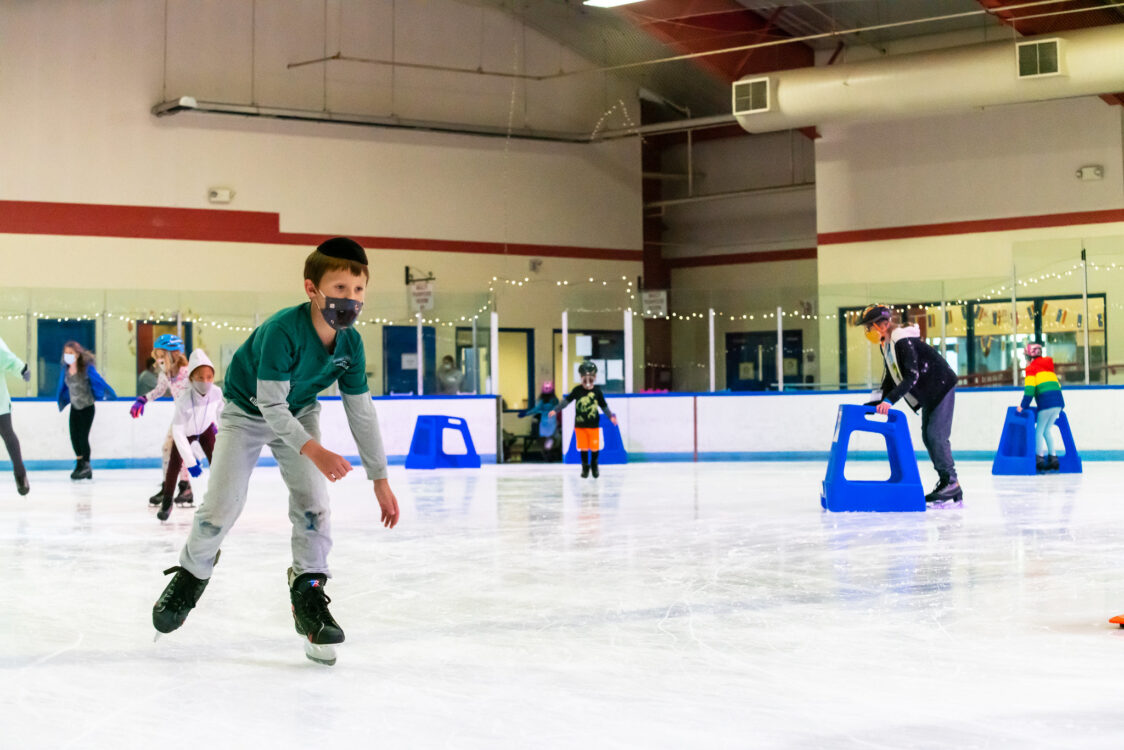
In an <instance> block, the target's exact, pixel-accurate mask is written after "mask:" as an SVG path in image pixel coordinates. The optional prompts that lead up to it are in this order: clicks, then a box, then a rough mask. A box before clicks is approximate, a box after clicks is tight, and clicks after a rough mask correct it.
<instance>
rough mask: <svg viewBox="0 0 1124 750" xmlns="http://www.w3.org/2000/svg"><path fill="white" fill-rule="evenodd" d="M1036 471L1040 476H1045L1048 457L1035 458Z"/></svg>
mask: <svg viewBox="0 0 1124 750" xmlns="http://www.w3.org/2000/svg"><path fill="white" fill-rule="evenodd" d="M1034 470H1035V471H1036V472H1038V473H1039V474H1044V473H1045V472H1046V457H1045V456H1035V457H1034Z"/></svg>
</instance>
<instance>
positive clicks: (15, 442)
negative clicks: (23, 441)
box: [0, 412, 27, 479]
mask: <svg viewBox="0 0 1124 750" xmlns="http://www.w3.org/2000/svg"><path fill="white" fill-rule="evenodd" d="M0 438H3V439H4V447H5V448H7V449H8V457H9V458H10V459H11V460H12V471H14V472H15V474H16V478H17V479H23V478H24V477H26V476H27V469H25V468H24V467H23V454H22V453H20V439H19V438H18V437H16V433H15V431H14V430H13V429H12V414H11V412H9V413H7V414H0Z"/></svg>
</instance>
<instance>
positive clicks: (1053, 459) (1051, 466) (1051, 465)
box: [1046, 456, 1062, 471]
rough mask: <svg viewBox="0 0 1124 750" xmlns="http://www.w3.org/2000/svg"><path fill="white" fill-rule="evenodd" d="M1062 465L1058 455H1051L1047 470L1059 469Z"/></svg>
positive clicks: (1047, 460) (1047, 462) (1047, 461)
mask: <svg viewBox="0 0 1124 750" xmlns="http://www.w3.org/2000/svg"><path fill="white" fill-rule="evenodd" d="M1061 468H1062V465H1061V464H1060V463H1059V462H1058V457H1057V456H1050V457H1049V458H1048V459H1046V471H1059V470H1060V469H1061Z"/></svg>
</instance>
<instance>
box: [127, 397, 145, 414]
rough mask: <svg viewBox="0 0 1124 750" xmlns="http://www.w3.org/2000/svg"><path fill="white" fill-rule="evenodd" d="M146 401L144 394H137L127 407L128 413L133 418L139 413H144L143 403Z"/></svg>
mask: <svg viewBox="0 0 1124 750" xmlns="http://www.w3.org/2000/svg"><path fill="white" fill-rule="evenodd" d="M147 403H148V399H147V398H145V397H144V396H137V400H136V401H134V402H133V405H132V406H131V407H130V408H129V414H130V415H131V416H132V417H133V419H136V418H137V417H139V416H140V415H142V414H144V405H145V404H147Z"/></svg>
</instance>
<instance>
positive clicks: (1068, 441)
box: [991, 406, 1081, 476]
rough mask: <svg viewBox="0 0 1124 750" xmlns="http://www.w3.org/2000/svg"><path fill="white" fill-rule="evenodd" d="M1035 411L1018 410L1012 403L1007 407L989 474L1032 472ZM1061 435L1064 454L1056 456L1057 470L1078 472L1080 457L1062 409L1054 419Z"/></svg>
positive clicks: (1032, 409) (1063, 472)
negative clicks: (1056, 418)
mask: <svg viewBox="0 0 1124 750" xmlns="http://www.w3.org/2000/svg"><path fill="white" fill-rule="evenodd" d="M1037 418H1038V410H1037V409H1035V408H1034V407H1030V408H1027V409H1023V410H1022V412H1021V413H1020V412H1019V410H1018V409H1017V408H1016V407H1014V406H1008V407H1007V416H1006V418H1005V419H1004V420H1003V433H1002V434H1001V435H1000V436H999V448H998V449H997V450H996V451H995V458H994V459H993V460H992V462H991V473H992V474H995V475H1002V476H1012V475H1024V474H1035V473H1037V469H1036V468H1035V460H1034V459H1035V453H1034V448H1035V445H1034V442H1035V439H1034V426H1035V421H1036V420H1037ZM1055 424H1056V425H1057V428H1058V432H1060V433H1061V436H1062V445H1063V446H1065V454H1064V455H1060V456H1058V465H1059V468H1058V471H1059V472H1060V473H1062V474H1080V473H1081V456H1080V455H1079V454H1078V453H1077V445H1076V444H1075V443H1074V442H1073V431H1072V430H1071V429H1070V427H1069V419H1068V418H1067V417H1066V415H1065V411H1064V410H1063V411H1062V413H1061V414H1059V415H1058V421H1057V422H1055Z"/></svg>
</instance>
